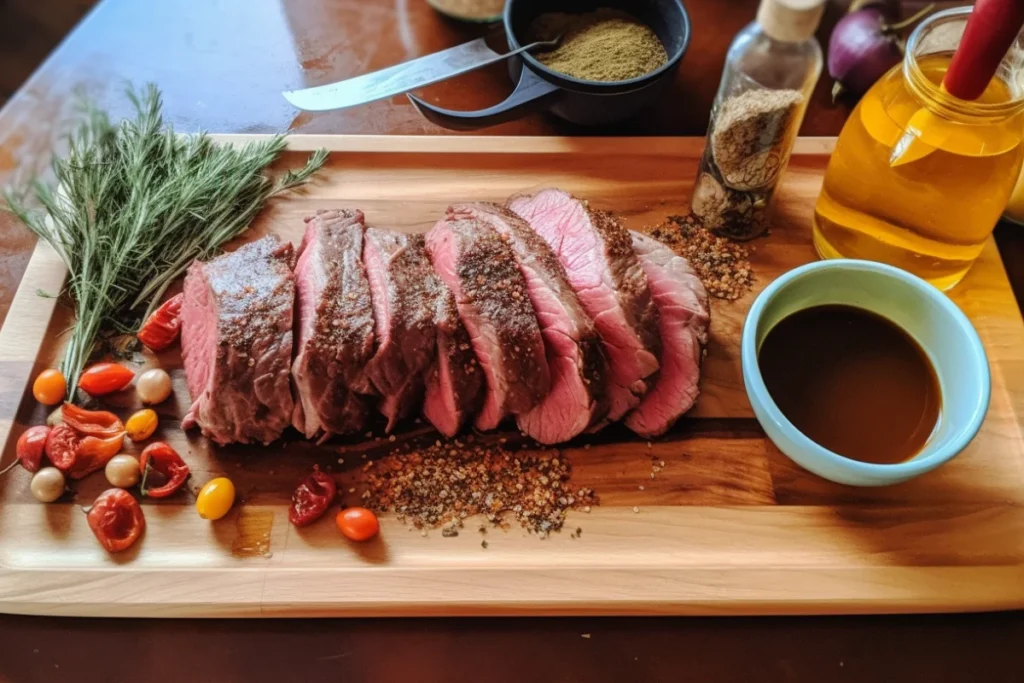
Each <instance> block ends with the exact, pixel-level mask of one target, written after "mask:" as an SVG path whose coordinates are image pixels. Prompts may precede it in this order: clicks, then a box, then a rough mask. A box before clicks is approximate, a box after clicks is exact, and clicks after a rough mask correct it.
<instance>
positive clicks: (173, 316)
mask: <svg viewBox="0 0 1024 683" xmlns="http://www.w3.org/2000/svg"><path fill="white" fill-rule="evenodd" d="M184 299H185V295H184V294H178V295H176V296H172V297H171V298H170V299H168V300H167V301H165V302H164V303H163V305H162V306H160V308H158V309H156V310H155V311H153V313H152V314H150V316H149V317H148V318H146V322H145V323H143V325H142V329H140V330H139V334H138V335H136V336H138V338H139V341H140V342H142V343H143V344H145V345H146V346H148V347H149V348H151V349H153V350H154V351H163V350H164V349H166V348H167V347H168V346H170V345H171V344H173V343H174V340H175V339H177V338H178V334H179V333H180V332H181V302H182V301H183V300H184Z"/></svg>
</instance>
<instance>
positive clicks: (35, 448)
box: [14, 425, 50, 472]
mask: <svg viewBox="0 0 1024 683" xmlns="http://www.w3.org/2000/svg"><path fill="white" fill-rule="evenodd" d="M49 435H50V428H49V427H47V426H46V425H39V426H37V427H29V428H28V429H26V430H25V432H24V433H23V434H22V435H21V436H19V437H18V445H17V447H16V448H15V451H14V452H15V454H16V455H17V456H18V460H19V461H20V462H21V466H22V467H24V468H25V469H26V470H28V471H29V472H38V471H39V468H40V467H41V466H42V464H43V451H44V450H45V449H46V437H48V436H49Z"/></svg>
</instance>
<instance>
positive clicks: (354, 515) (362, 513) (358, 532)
mask: <svg viewBox="0 0 1024 683" xmlns="http://www.w3.org/2000/svg"><path fill="white" fill-rule="evenodd" d="M334 522H335V523H336V524H337V525H338V529H339V530H340V531H341V533H342V535H343V536H344V537H345V538H347V539H349V540H350V541H368V540H370V539H371V538H373V537H374V536H376V535H377V532H378V531H380V522H378V521H377V515H375V514H373V512H372V511H371V510H367V509H366V508H346V509H344V510H342V511H341V512H339V513H338V516H337V517H336V518H335V520H334Z"/></svg>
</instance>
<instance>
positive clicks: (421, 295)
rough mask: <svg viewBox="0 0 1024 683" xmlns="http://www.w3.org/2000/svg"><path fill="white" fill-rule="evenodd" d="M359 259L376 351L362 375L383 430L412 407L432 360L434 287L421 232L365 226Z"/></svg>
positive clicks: (433, 343)
mask: <svg viewBox="0 0 1024 683" xmlns="http://www.w3.org/2000/svg"><path fill="white" fill-rule="evenodd" d="M363 263H364V265H365V266H366V272H367V275H368V277H369V281H370V296H371V298H372V299H373V313H374V319H375V321H376V328H375V329H376V339H377V351H376V353H375V354H374V356H373V358H372V359H371V360H370V364H369V366H368V367H367V374H368V375H369V376H370V379H371V380H372V381H373V385H374V386H375V387H376V389H377V391H378V393H380V395H381V401H380V405H379V409H380V412H381V413H382V414H383V415H384V417H386V418H387V420H388V424H387V429H386V431H387V432H390V431H391V430H392V429H393V428H394V426H395V424H396V423H397V422H398V421H399V420H400V419H402V418H404V417H407V416H408V415H410V414H411V413H412V411H413V410H415V409H417V408H418V407H419V405H420V403H421V401H422V399H423V392H424V375H425V373H426V371H427V370H428V369H429V368H430V366H431V364H432V363H433V361H434V356H435V352H436V348H437V344H436V340H437V331H436V328H435V325H434V311H435V308H436V302H435V298H436V292H435V291H432V288H433V285H432V283H431V278H432V277H433V268H432V267H431V265H430V259H429V258H428V257H427V252H426V249H425V247H424V239H423V235H406V234H402V233H398V232H394V231H391V230H381V229H379V228H367V230H366V236H365V241H364V244H363Z"/></svg>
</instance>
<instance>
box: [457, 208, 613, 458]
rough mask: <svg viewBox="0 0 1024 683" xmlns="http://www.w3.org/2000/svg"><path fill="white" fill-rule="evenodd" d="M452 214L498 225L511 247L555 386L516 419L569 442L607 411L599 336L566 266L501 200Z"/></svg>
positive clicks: (534, 434) (552, 439)
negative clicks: (568, 276)
mask: <svg viewBox="0 0 1024 683" xmlns="http://www.w3.org/2000/svg"><path fill="white" fill-rule="evenodd" d="M449 215H451V216H456V217H468V218H475V219H477V220H480V221H482V222H485V223H487V224H488V225H490V226H491V227H492V228H494V229H495V230H496V231H497V232H498V233H499V234H500V235H501V236H502V237H503V238H504V239H505V241H506V242H507V243H508V244H509V246H510V247H511V248H512V252H513V253H514V255H515V258H516V262H517V263H518V266H519V272H520V273H522V275H523V279H524V280H525V282H526V290H527V294H528V295H529V297H530V303H531V304H532V305H533V310H534V313H535V314H536V316H537V322H538V324H539V325H540V331H541V335H542V336H543V338H544V350H545V354H546V358H547V363H548V370H549V371H550V373H551V390H550V391H549V392H548V394H547V396H545V397H544V398H543V399H542V400H541V402H540V403H538V404H537V405H536V406H535V407H533V408H532V409H531V410H529V411H527V412H525V413H521V414H520V415H518V417H517V418H516V422H517V423H518V425H519V428H520V429H521V430H522V431H523V432H525V433H526V434H527V435H528V436H530V437H531V438H533V439H535V440H536V441H539V442H540V443H548V444H551V443H559V442H562V441H568V440H569V439H572V438H573V437H575V436H577V435H578V434H580V433H581V432H583V431H584V430H585V429H586V428H587V427H589V426H591V425H593V424H596V423H597V422H598V421H600V420H601V419H602V418H603V417H604V416H605V415H606V414H607V412H608V404H607V402H606V401H605V400H604V399H605V373H606V371H607V368H606V364H605V357H604V351H603V350H602V348H601V338H600V337H599V336H598V334H597V330H596V329H595V328H594V323H593V321H591V319H590V317H589V316H587V314H586V313H585V312H584V310H583V306H582V305H581V304H580V301H579V298H578V297H577V296H576V292H574V291H573V289H572V287H571V286H569V282H568V280H567V279H566V275H565V269H564V268H563V267H562V264H561V263H559V262H558V257H557V256H555V253H554V252H553V251H552V250H551V247H550V246H548V243H547V242H545V241H544V240H543V239H542V238H541V237H540V235H538V234H537V233H536V232H534V231H533V230H531V229H530V226H529V225H527V224H526V222H525V221H523V219H521V218H520V217H519V216H517V215H515V214H514V213H512V212H511V211H509V210H508V209H505V208H504V207H502V206H499V205H497V204H486V203H484V204H456V205H454V206H452V207H451V208H450V209H449Z"/></svg>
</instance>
